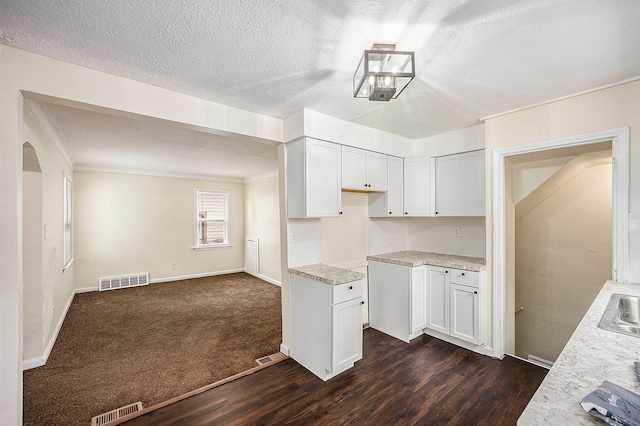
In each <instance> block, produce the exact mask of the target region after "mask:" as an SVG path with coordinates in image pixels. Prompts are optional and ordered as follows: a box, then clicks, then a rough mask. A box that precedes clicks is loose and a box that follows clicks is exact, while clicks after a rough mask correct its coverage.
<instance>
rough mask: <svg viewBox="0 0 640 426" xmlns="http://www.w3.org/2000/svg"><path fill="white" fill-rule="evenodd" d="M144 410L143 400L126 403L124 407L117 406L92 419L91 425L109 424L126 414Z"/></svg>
mask: <svg viewBox="0 0 640 426" xmlns="http://www.w3.org/2000/svg"><path fill="white" fill-rule="evenodd" d="M138 411H142V402H136V403H134V404H130V405H125V406H124V407H120V408H116V409H115V410H112V411H109V412H108V413H104V414H100V415H99V416H95V417H93V418H92V419H91V426H102V425H107V424H109V423H111V422H115V421H116V420H118V419H121V418H122V417H124V416H128V415H129V414H133V413H137V412H138Z"/></svg>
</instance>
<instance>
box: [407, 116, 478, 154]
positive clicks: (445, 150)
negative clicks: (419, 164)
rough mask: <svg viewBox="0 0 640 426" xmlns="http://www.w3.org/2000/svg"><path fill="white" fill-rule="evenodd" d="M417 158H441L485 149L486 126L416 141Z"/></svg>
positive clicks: (468, 128)
mask: <svg viewBox="0 0 640 426" xmlns="http://www.w3.org/2000/svg"><path fill="white" fill-rule="evenodd" d="M415 144H416V148H415V156H416V157H441V156H443V155H451V154H457V153H459V152H466V151H476V150H478V149H484V124H478V125H476V126H471V127H466V128H464V129H459V130H454V131H452V132H447V133H443V134H441V135H436V136H431V137H428V138H424V139H419V140H417V141H415Z"/></svg>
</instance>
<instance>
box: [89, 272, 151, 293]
mask: <svg viewBox="0 0 640 426" xmlns="http://www.w3.org/2000/svg"><path fill="white" fill-rule="evenodd" d="M98 283H99V289H100V291H105V290H115V289H118V288H127V287H139V286H141V285H147V284H149V273H148V272H147V273H144V274H136V275H125V276H122V277H107V278H100V279H99V280H98Z"/></svg>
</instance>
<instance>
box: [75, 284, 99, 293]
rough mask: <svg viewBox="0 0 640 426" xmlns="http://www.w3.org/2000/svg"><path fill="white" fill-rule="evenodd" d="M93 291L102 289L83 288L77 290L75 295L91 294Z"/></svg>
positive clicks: (96, 287)
mask: <svg viewBox="0 0 640 426" xmlns="http://www.w3.org/2000/svg"><path fill="white" fill-rule="evenodd" d="M92 291H100V287H98V286H95V287H83V288H76V289H75V291H74V293H75V294H80V293H91V292H92Z"/></svg>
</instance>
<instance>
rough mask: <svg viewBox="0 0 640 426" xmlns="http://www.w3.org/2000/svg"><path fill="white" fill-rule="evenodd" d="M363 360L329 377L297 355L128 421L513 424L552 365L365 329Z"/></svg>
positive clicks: (141, 423)
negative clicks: (319, 374) (303, 363)
mask: <svg viewBox="0 0 640 426" xmlns="http://www.w3.org/2000/svg"><path fill="white" fill-rule="evenodd" d="M363 355H364V356H363V359H362V360H361V361H358V362H357V363H356V365H355V367H354V368H352V369H350V370H348V371H346V372H344V373H342V374H340V375H339V376H337V377H335V378H333V379H331V380H329V381H327V382H323V381H322V380H320V379H319V378H317V377H316V376H314V375H313V374H311V373H310V372H308V371H307V370H306V369H304V368H303V367H302V366H300V365H299V364H298V363H296V362H295V361H294V360H292V359H287V360H285V361H282V362H280V363H278V364H276V365H273V366H271V367H268V368H266V369H264V370H261V371H259V372H257V373H254V374H252V375H250V376H246V377H243V378H241V379H238V380H236V381H234V382H231V383H228V384H225V385H223V386H220V387H217V388H214V389H212V390H209V391H207V392H204V393H202V394H199V395H196V396H193V397H190V398H188V399H185V400H183V401H180V402H178V403H175V404H172V405H169V406H167V407H164V408H161V409H159V410H156V411H153V412H151V413H148V414H146V415H144V416H141V417H138V418H136V419H133V420H130V421H129V422H127V423H125V424H126V425H128V426H135V425H177V424H180V425H205V424H206V425H220V424H232V425H254V424H258V425H272V424H304V425H310V424H318V425H329V424H330V425H340V424H354V425H369V424H376V425H383V424H384V425H391V424H397V425H413V424H422V425H483V424H491V425H515V424H516V420H517V419H518V417H519V416H520V414H521V413H522V411H523V410H524V408H525V406H526V405H527V403H528V401H529V399H531V397H532V396H533V394H534V392H535V390H536V389H537V388H538V386H539V385H540V383H541V382H542V379H543V378H544V376H545V374H546V373H547V370H545V369H544V368H541V367H537V366H535V365H532V364H529V363H526V362H524V361H520V360H518V359H515V358H510V357H506V358H505V359H503V360H497V359H492V358H490V357H487V356H482V355H479V354H476V353H473V352H470V351H467V350H465V349H462V348H459V347H457V346H454V345H451V344H448V343H445V342H443V341H441V340H438V339H434V338H431V337H428V336H426V335H423V336H421V337H418V338H416V339H414V340H413V341H412V342H411V343H410V344H406V343H404V342H401V341H399V340H396V339H394V338H392V337H389V336H387V335H385V334H383V333H380V332H378V331H376V330H373V329H367V330H365V331H364V352H363Z"/></svg>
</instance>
